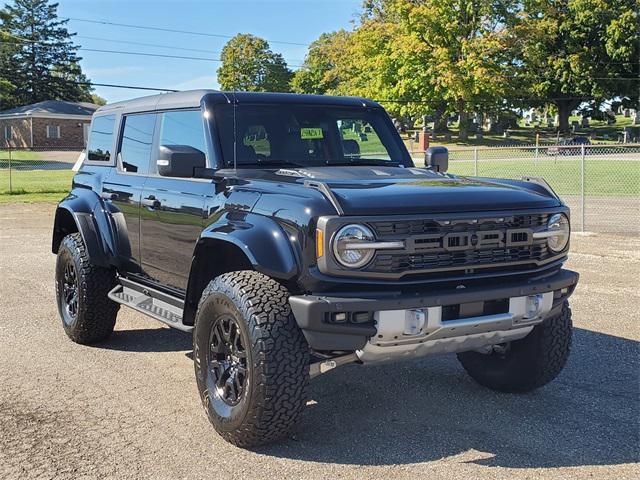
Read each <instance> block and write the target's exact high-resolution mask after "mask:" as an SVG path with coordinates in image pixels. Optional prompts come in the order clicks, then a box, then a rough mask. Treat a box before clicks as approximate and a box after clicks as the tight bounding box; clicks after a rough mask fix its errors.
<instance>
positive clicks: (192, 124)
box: [160, 110, 207, 153]
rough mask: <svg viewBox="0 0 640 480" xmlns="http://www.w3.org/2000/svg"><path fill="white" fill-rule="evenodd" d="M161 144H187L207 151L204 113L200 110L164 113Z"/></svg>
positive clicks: (203, 151) (161, 126)
mask: <svg viewBox="0 0 640 480" xmlns="http://www.w3.org/2000/svg"><path fill="white" fill-rule="evenodd" d="M160 145H187V146H189V147H193V148H197V149H198V150H200V151H201V152H202V153H206V151H207V147H206V146H205V141H204V126H203V121H202V113H201V112H200V111H199V110H188V111H179V112H165V113H163V114H162V123H161V125H160Z"/></svg>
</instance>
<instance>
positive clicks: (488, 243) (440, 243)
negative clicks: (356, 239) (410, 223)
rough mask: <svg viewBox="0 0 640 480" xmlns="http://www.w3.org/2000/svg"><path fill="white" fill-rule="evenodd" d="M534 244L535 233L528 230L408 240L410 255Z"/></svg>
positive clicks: (495, 231)
mask: <svg viewBox="0 0 640 480" xmlns="http://www.w3.org/2000/svg"><path fill="white" fill-rule="evenodd" d="M532 243H533V231H532V230H531V229H528V228H512V229H501V230H478V231H464V232H450V233H447V234H444V235H443V234H430V235H417V236H413V237H410V238H408V239H407V241H406V246H407V251H408V252H409V253H418V252H424V251H430V250H445V251H448V252H456V251H461V250H481V249H485V248H503V247H522V246H527V245H531V244H532Z"/></svg>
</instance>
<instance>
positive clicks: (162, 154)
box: [157, 145, 207, 178]
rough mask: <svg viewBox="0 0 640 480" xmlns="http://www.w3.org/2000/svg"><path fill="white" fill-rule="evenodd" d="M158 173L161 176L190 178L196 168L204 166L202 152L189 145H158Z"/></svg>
mask: <svg viewBox="0 0 640 480" xmlns="http://www.w3.org/2000/svg"><path fill="white" fill-rule="evenodd" d="M157 165H158V173H159V174H160V175H162V176H163V177H181V178H192V177H194V176H195V175H194V172H195V169H196V168H205V167H206V165H207V160H206V156H205V154H204V152H202V151H200V150H198V149H197V148H193V147H190V146H189V145H160V148H159V150H158V160H157Z"/></svg>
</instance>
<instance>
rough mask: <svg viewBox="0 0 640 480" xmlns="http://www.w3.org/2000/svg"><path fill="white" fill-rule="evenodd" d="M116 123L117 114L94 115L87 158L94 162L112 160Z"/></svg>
mask: <svg viewBox="0 0 640 480" xmlns="http://www.w3.org/2000/svg"><path fill="white" fill-rule="evenodd" d="M115 124H116V117H115V115H104V116H102V117H94V119H93V122H91V133H90V134H89V146H88V147H87V152H88V154H87V159H88V160H91V161H94V162H108V161H110V160H111V145H113V129H114V126H115Z"/></svg>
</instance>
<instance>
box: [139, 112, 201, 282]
mask: <svg viewBox="0 0 640 480" xmlns="http://www.w3.org/2000/svg"><path fill="white" fill-rule="evenodd" d="M204 132H205V130H204V119H203V117H202V113H201V111H200V110H176V111H167V112H162V113H159V114H158V126H157V138H158V141H157V145H156V148H155V149H154V151H156V152H157V149H158V147H159V146H160V145H188V146H190V147H193V148H197V149H198V150H200V151H202V152H204V153H205V154H206V153H207V148H206V142H205V134H204ZM213 188H214V187H213V185H212V182H211V180H205V179H196V178H171V177H162V176H160V175H158V172H157V165H156V162H155V161H152V162H151V171H150V172H149V177H148V180H147V182H146V183H145V185H144V189H143V193H142V200H141V201H142V207H141V210H140V212H141V214H140V231H141V240H140V249H141V257H142V265H143V269H144V271H145V273H146V274H147V275H149V276H150V277H151V278H152V279H153V280H155V281H156V282H158V283H161V284H162V285H165V286H170V287H174V288H176V289H179V290H186V288H187V279H188V276H189V270H190V268H191V258H192V256H193V252H194V248H195V245H196V242H197V241H198V238H200V233H201V232H202V228H203V222H204V199H205V195H207V193H211V192H212V191H213Z"/></svg>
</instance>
